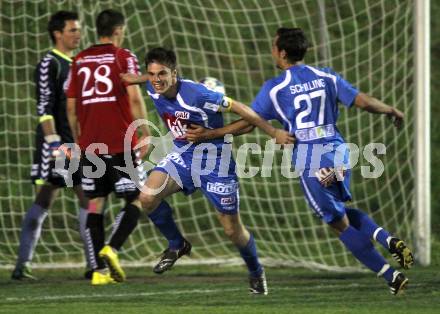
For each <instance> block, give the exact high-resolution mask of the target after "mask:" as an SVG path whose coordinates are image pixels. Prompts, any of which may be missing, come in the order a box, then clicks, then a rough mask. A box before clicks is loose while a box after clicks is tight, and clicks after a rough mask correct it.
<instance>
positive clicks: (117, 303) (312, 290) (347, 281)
mask: <svg viewBox="0 0 440 314" xmlns="http://www.w3.org/2000/svg"><path fill="white" fill-rule="evenodd" d="M34 273H35V275H38V276H39V280H38V281H36V282H15V281H11V280H10V279H9V274H10V273H9V271H6V270H5V269H3V270H1V274H0V313H69V314H72V313H119V314H122V313H124V314H125V313H375V314H377V313H387V314H389V313H440V276H439V273H438V269H437V268H434V267H430V268H418V267H417V266H416V267H415V268H414V269H412V270H410V271H407V272H406V273H407V275H408V277H409V278H410V284H409V286H408V289H407V290H406V292H405V294H403V295H401V296H397V297H396V296H392V295H391V294H390V293H389V292H388V287H387V286H386V284H385V282H384V281H383V280H382V279H378V278H376V277H375V276H374V275H373V274H371V273H369V272H368V273H329V272H324V271H320V272H313V271H310V270H304V269H290V268H266V273H267V277H268V285H269V295H267V296H253V295H249V293H248V292H247V287H248V286H247V278H246V271H245V268H244V267H239V266H235V267H231V266H229V267H221V266H217V265H215V266H213V265H211V266H179V265H177V266H176V267H174V269H173V270H172V271H170V272H168V273H165V274H163V275H155V274H154V273H153V272H152V271H151V269H150V267H148V268H146V267H143V268H128V269H127V275H128V281H127V282H125V283H122V284H116V285H111V286H102V287H92V286H91V285H90V284H89V281H87V280H85V279H81V275H82V272H81V270H80V269H71V270H36V271H34Z"/></svg>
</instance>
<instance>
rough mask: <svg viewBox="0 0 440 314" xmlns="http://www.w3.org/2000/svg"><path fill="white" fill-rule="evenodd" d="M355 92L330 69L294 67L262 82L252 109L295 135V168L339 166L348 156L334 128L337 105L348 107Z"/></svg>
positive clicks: (341, 139) (302, 65)
mask: <svg viewBox="0 0 440 314" xmlns="http://www.w3.org/2000/svg"><path fill="white" fill-rule="evenodd" d="M358 93H359V91H358V90H357V89H356V88H354V87H353V86H351V84H350V83H348V82H347V81H346V80H344V79H343V78H342V77H341V76H340V75H339V74H337V73H335V72H333V71H332V70H331V69H328V68H323V69H321V68H315V67H311V66H308V65H305V64H301V65H294V66H292V67H290V68H289V69H287V70H286V71H284V72H283V73H281V74H280V75H279V76H277V77H275V78H272V79H270V80H268V81H266V82H265V83H264V85H263V86H262V88H261V90H260V92H259V93H258V95H257V96H256V98H255V100H254V101H253V103H252V109H254V110H255V111H256V112H257V113H258V114H259V115H260V116H261V117H263V118H264V119H266V120H278V121H279V122H280V123H281V124H282V125H283V127H284V129H285V130H287V131H289V132H290V133H291V134H294V135H295V137H296V145H295V149H294V151H293V160H292V162H293V163H294V166H295V168H296V169H310V168H323V167H335V166H342V165H344V164H347V163H348V155H349V154H348V150H347V148H346V145H345V141H344V139H343V137H342V136H341V134H340V133H339V130H338V128H337V127H336V122H337V119H338V116H339V110H338V103H339V102H340V103H342V104H343V105H345V106H347V107H350V106H352V104H353V102H354V99H355V97H356V96H357V94H358Z"/></svg>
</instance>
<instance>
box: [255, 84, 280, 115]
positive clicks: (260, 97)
mask: <svg viewBox="0 0 440 314" xmlns="http://www.w3.org/2000/svg"><path fill="white" fill-rule="evenodd" d="M270 90H271V84H270V81H267V82H266V83H264V84H263V86H262V87H261V89H260V91H259V92H258V94H257V96H256V97H255V99H254V101H253V102H252V105H251V108H252V109H253V110H254V111H255V112H256V113H258V114H259V115H260V116H261V117H263V118H264V119H265V120H275V119H277V117H276V114H275V110H274V106H273V103H272V99H271V98H270Z"/></svg>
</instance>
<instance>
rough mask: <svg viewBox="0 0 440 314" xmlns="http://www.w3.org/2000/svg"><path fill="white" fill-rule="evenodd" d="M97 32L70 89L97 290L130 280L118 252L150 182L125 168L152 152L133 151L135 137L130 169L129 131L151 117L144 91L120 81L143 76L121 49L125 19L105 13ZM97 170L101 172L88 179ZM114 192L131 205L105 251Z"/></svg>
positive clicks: (81, 57) (77, 62) (70, 80)
mask: <svg viewBox="0 0 440 314" xmlns="http://www.w3.org/2000/svg"><path fill="white" fill-rule="evenodd" d="M96 28H97V32H98V37H99V43H98V44H96V45H93V46H91V47H89V48H87V49H85V50H83V51H81V52H80V53H79V54H78V55H77V56H76V57H75V59H74V61H73V63H72V68H71V72H70V74H69V78H68V81H67V86H66V88H67V98H68V100H67V110H68V118H69V123H70V126H71V128H72V132H73V135H74V137H75V140H76V142H77V143H78V144H79V146H80V148H81V152H82V156H81V165H82V167H83V174H82V187H83V190H84V192H85V193H86V195H87V196H88V197H89V198H90V202H89V214H88V217H87V229H86V230H87V236H88V237H89V241H88V243H89V251H90V252H93V254H91V257H90V260H91V265H92V268H93V270H94V273H93V276H92V285H102V284H108V283H113V282H115V281H118V282H121V281H124V280H125V274H124V272H123V270H122V269H121V267H120V265H119V261H118V256H117V251H118V250H119V249H120V248H121V246H122V244H123V243H124V242H125V240H126V239H127V238H128V236H129V235H130V233H131V232H132V231H133V230H134V228H135V227H136V225H137V221H138V219H139V215H140V202H139V200H138V196H139V190H138V189H137V187H136V185H137V184H139V182H141V181H143V180H144V178H143V175H144V174H143V172H142V171H141V169H138V176H137V178H132V177H130V176H129V174H127V173H125V172H123V171H121V170H120V167H125V166H134V167H136V166H137V165H138V164H139V163H140V159H139V158H142V157H143V155H145V153H146V149H145V150H143V151H140V152H135V151H134V150H133V148H134V147H135V145H136V143H137V137H136V135H134V136H133V138H132V139H131V152H128V154H131V156H132V161H131V162H132V163H133V164H132V165H126V163H125V160H124V153H127V152H124V137H125V134H126V132H127V129H128V127H129V125H130V124H131V123H132V122H133V121H134V120H137V119H146V118H147V113H146V109H145V104H144V101H143V99H142V96H141V92H140V89H139V87H138V86H136V85H130V86H129V85H128V84H126V83H123V82H122V81H121V79H120V77H119V76H120V73H125V72H128V73H133V74H137V73H138V72H139V66H138V61H137V58H136V56H135V55H134V54H133V53H131V52H130V51H129V50H128V49H124V48H121V44H122V41H123V38H124V31H125V19H124V16H123V15H122V14H121V13H120V12H117V11H114V10H104V11H102V12H101V13H100V14H99V15H98V17H97V19H96ZM140 132H141V134H142V138H144V137H147V136H148V135H149V130H148V127H147V126H146V125H143V126H142V127H140ZM95 153H96V155H95ZM104 164H105V172H104V171H101V172H102V175H101V176H100V177H99V178H97V177H98V176H99V171H100V170H101V169H102V167H101V169H100V167H99V165H101V166H103V165H104ZM91 169H94V170H95V172H94V173H91V171H89V173H86V172H87V170H91ZM96 169H97V171H96ZM135 181H138V182H135ZM111 192H115V194H116V196H117V197H119V198H123V199H124V200H125V202H126V205H125V207H124V208H123V209H122V210H121V212H120V213H119V215H118V216H117V217H116V220H115V223H114V227H113V232H112V234H111V237H110V240H109V242H108V243H107V244H106V245H105V243H104V238H105V234H104V219H103V211H104V205H105V202H106V199H107V196H108V195H109V194H110V193H111ZM107 267H108V268H109V269H107ZM109 270H110V272H109Z"/></svg>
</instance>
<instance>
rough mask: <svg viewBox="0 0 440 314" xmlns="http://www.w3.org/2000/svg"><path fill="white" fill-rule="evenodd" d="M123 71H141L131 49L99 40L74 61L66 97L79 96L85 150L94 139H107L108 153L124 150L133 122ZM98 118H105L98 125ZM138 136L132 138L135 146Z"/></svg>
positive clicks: (78, 110)
mask: <svg viewBox="0 0 440 314" xmlns="http://www.w3.org/2000/svg"><path fill="white" fill-rule="evenodd" d="M120 73H133V74H139V65H138V62H137V58H136V56H135V55H134V54H132V53H131V52H130V51H129V50H128V49H123V48H119V47H116V46H114V45H112V44H98V45H94V46H91V47H90V48H88V49H86V50H83V51H82V52H80V53H79V54H78V55H77V56H76V57H75V59H74V61H73V63H72V69H71V72H70V74H69V78H68V81H67V97H68V98H76V103H77V105H76V113H77V116H78V120H79V123H80V125H81V134H80V135H79V138H78V142H79V143H78V144H79V146H80V147H81V150H82V151H85V150H86V148H87V147H88V146H89V145H90V144H92V143H105V144H106V145H107V146H108V150H109V151H108V153H109V154H117V153H121V152H123V151H124V136H125V132H126V131H127V128H128V126H129V125H130V123H131V122H133V117H132V113H131V111H130V105H129V101H128V94H127V90H126V88H124V85H125V86H126V85H127V84H125V83H123V82H122V81H121V79H120V77H119V74H120ZM96 121H105V123H100V124H99V125H97V123H96ZM135 145H136V137H135V136H134V137H133V139H132V146H131V147H132V148H133V147H134V146H135Z"/></svg>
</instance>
